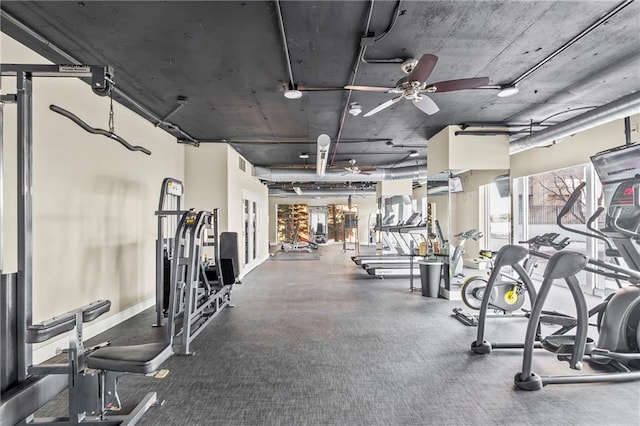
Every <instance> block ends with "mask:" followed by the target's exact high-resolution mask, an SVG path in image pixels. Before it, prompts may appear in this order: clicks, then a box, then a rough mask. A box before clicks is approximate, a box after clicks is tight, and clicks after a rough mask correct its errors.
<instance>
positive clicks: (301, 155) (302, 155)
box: [298, 152, 309, 160]
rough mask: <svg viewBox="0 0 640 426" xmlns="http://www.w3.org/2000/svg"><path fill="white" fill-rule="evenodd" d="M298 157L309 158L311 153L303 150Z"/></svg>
mask: <svg viewBox="0 0 640 426" xmlns="http://www.w3.org/2000/svg"><path fill="white" fill-rule="evenodd" d="M298 157H300V158H302V159H305V160H306V159H307V158H309V154H307V153H306V152H303V153H302V154H300V155H298Z"/></svg>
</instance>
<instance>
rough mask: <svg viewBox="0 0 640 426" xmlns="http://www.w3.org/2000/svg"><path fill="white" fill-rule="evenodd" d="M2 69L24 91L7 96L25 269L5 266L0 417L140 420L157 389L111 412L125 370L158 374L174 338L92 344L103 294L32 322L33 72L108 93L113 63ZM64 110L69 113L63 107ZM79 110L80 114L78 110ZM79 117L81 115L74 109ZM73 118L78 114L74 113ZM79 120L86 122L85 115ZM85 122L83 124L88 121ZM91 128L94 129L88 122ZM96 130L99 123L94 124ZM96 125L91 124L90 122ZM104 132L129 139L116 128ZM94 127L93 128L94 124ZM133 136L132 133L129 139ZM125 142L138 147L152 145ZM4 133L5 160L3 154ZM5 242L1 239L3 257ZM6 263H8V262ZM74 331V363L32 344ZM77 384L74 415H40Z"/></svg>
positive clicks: (1, 420) (0, 276)
mask: <svg viewBox="0 0 640 426" xmlns="http://www.w3.org/2000/svg"><path fill="white" fill-rule="evenodd" d="M0 73H1V75H2V76H3V77H4V76H9V77H15V78H16V93H15V94H7V95H3V96H2V99H1V100H2V103H1V104H0V118H2V114H1V113H2V111H3V108H4V104H10V103H14V104H16V106H17V164H18V167H17V188H18V190H17V194H18V199H17V222H18V233H17V243H18V244H17V250H18V256H17V258H18V268H17V272H13V273H5V272H4V271H1V270H0V318H1V321H2V322H1V327H0V341H1V342H0V343H1V344H0V424H1V425H13V424H16V423H19V422H24V423H31V422H35V421H37V422H38V423H41V424H60V423H70V424H78V423H83V422H91V423H106V424H134V423H135V422H136V421H137V420H138V419H139V418H140V417H141V416H142V415H143V414H144V412H145V411H146V410H147V409H148V408H149V407H150V406H151V405H154V404H156V403H157V402H158V398H157V395H156V393H155V392H150V393H148V394H147V395H146V397H145V398H144V399H143V400H142V401H141V402H140V403H139V404H138V405H137V406H136V407H135V408H134V409H133V411H132V412H131V413H130V414H129V415H118V416H110V415H109V411H111V410H113V409H119V408H120V401H119V398H118V394H117V381H118V378H119V377H120V376H122V375H123V374H128V373H132V374H150V373H152V372H154V371H155V370H157V369H158V368H159V367H160V365H161V364H162V363H163V362H164V361H165V360H166V359H167V358H169V357H170V356H171V355H172V353H173V352H172V349H171V344H165V343H159V344H158V343H152V344H147V345H135V346H125V347H100V348H92V349H85V347H84V344H83V341H82V335H83V334H82V325H83V323H85V322H89V321H93V320H94V319H95V318H97V317H98V316H100V315H102V314H103V313H105V312H107V311H108V310H109V309H110V306H111V302H109V301H107V300H100V301H96V302H94V303H91V304H89V305H86V306H83V307H81V308H78V309H75V310H72V311H70V312H67V313H65V314H62V315H58V316H56V317H53V318H51V319H49V320H46V321H43V322H41V323H38V324H33V323H32V316H33V315H32V314H33V312H32V310H33V297H32V294H33V293H32V292H33V251H32V250H33V238H32V236H33V231H32V229H33V227H32V222H33V218H32V216H33V214H32V212H33V205H32V192H33V181H32V171H33V167H32V158H33V148H32V146H33V141H32V130H33V128H32V117H33V114H32V95H33V90H32V85H33V77H39V76H42V77H76V78H84V79H88V80H89V81H90V84H91V87H92V89H93V91H94V92H95V93H96V94H98V95H101V96H106V95H108V94H109V93H110V91H111V87H112V84H113V80H112V76H113V70H112V69H111V68H110V67H107V66H89V65H26V64H0ZM63 115H64V114H63ZM71 115H72V114H71ZM73 117H75V116H73ZM69 118H71V117H69ZM72 119H73V121H74V122H76V123H77V124H80V123H83V124H84V125H85V126H86V127H88V128H89V129H93V128H91V127H90V126H88V125H86V123H84V122H82V120H80V119H78V118H77V117H75V118H72ZM85 126H82V127H83V128H85ZM85 130H88V129H87V128H85ZM94 130H95V129H94ZM88 131H89V130H88ZM104 132H105V133H106V134H105V133H101V132H97V133H101V134H105V135H106V136H108V137H109V138H111V139H114V140H116V141H118V142H120V143H121V144H122V141H123V140H120V139H121V138H119V137H117V135H115V134H113V133H112V132H106V131H104ZM92 133H93V132H92ZM125 142H126V141H125ZM127 145H128V144H126V145H125V144H123V146H125V147H126V148H127V149H130V150H133V151H143V152H144V153H146V154H150V152H149V151H148V150H146V149H137V148H141V147H133V146H131V145H129V146H127ZM2 151H3V140H2V138H1V135H0V160H1V159H3V155H2ZM3 172H4V170H3V168H2V162H1V161H0V229H1V228H2V213H3V208H4V206H3V204H2V190H3V184H4V182H3ZM1 260H2V242H1V241H0V261H1ZM0 265H1V263H0ZM64 334H68V335H69V341H70V343H69V348H68V350H67V353H68V358H67V362H66V363H61V364H41V365H34V364H33V354H32V345H33V344H35V343H41V342H45V341H48V340H50V339H53V338H55V337H58V336H61V335H64ZM67 386H68V388H69V405H68V414H69V415H68V417H67V418H64V419H59V418H55V419H53V418H52V419H43V420H42V421H39V419H34V418H33V413H35V412H36V411H37V410H38V409H39V408H40V407H42V406H43V405H44V404H45V403H47V402H48V401H49V400H51V399H52V398H53V397H55V396H56V395H57V394H59V393H60V392H61V391H62V390H64V389H65V387H67Z"/></svg>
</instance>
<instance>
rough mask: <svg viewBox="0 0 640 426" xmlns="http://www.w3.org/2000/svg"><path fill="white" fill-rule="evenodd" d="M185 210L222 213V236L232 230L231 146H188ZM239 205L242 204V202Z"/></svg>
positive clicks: (220, 225) (219, 219) (220, 222)
mask: <svg viewBox="0 0 640 426" xmlns="http://www.w3.org/2000/svg"><path fill="white" fill-rule="evenodd" d="M185 151H186V153H185V182H184V184H185V188H184V199H185V204H184V207H185V208H188V209H192V208H193V209H196V210H209V211H212V210H213V209H216V208H217V209H220V210H219V213H220V214H219V218H218V226H219V228H220V232H223V231H226V230H228V229H229V225H228V223H229V215H228V214H227V211H228V208H229V205H228V204H229V201H228V200H229V191H228V186H227V173H228V161H227V156H228V151H229V146H228V145H227V144H213V143H211V144H200V146H199V147H195V146H190V145H186V146H185ZM238 203H239V201H238Z"/></svg>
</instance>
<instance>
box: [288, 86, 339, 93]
mask: <svg viewBox="0 0 640 426" xmlns="http://www.w3.org/2000/svg"><path fill="white" fill-rule="evenodd" d="M296 89H298V90H299V91H301V92H332V91H338V90H344V87H309V86H305V85H302V84H298V85H297V86H296Z"/></svg>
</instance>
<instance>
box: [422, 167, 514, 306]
mask: <svg viewBox="0 0 640 426" xmlns="http://www.w3.org/2000/svg"><path fill="white" fill-rule="evenodd" d="M447 173H448V178H447V181H446V189H442V187H444V185H441V189H440V191H434V192H435V193H432V194H431V195H430V196H429V198H428V202H429V204H430V206H431V207H430V208H431V209H432V210H433V211H434V212H435V215H434V217H435V218H436V219H435V220H434V221H433V222H434V231H435V232H434V234H436V238H435V241H437V242H438V244H439V246H440V247H439V249H440V250H439V251H440V253H441V257H444V256H446V259H443V260H446V262H448V264H449V268H448V270H449V277H448V278H449V279H448V282H447V280H445V284H444V287H443V291H442V295H443V296H444V297H446V298H448V299H454V300H457V299H460V297H461V296H460V287H461V286H462V284H463V282H464V281H465V279H467V278H468V277H471V276H475V275H486V273H487V269H486V268H487V267H488V262H487V261H486V259H485V258H482V257H481V256H480V254H479V253H480V251H481V250H492V251H497V250H499V249H500V247H502V246H503V245H505V244H509V242H510V241H511V196H510V194H511V179H510V177H509V171H508V170H504V169H501V170H468V171H464V172H456V171H447Z"/></svg>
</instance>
